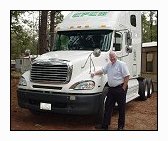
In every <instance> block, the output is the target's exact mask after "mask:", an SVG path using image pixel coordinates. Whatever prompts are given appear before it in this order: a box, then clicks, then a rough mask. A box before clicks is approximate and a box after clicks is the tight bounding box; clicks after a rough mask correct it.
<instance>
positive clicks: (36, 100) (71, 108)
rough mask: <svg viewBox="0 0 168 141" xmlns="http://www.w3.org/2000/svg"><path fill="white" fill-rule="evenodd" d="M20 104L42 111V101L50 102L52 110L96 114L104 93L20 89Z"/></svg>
mask: <svg viewBox="0 0 168 141" xmlns="http://www.w3.org/2000/svg"><path fill="white" fill-rule="evenodd" d="M17 96H18V104H19V106H20V107H22V108H27V109H32V110H37V111H40V103H41V102H43V103H50V104H51V110H50V112H55V113H62V114H77V115H89V114H96V113H97V112H98V109H99V107H100V105H101V104H100V103H101V102H100V101H101V97H102V93H96V94H70V93H57V92H49V91H36V90H26V89H18V90H17Z"/></svg>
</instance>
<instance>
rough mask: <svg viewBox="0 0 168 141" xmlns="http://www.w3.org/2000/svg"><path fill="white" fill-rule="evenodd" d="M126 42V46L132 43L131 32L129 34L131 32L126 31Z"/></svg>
mask: <svg viewBox="0 0 168 141" xmlns="http://www.w3.org/2000/svg"><path fill="white" fill-rule="evenodd" d="M127 44H128V46H131V45H132V34H131V32H128V33H127Z"/></svg>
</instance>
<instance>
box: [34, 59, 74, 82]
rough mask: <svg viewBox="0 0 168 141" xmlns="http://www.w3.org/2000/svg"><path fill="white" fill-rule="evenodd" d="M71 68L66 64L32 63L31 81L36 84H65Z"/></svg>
mask: <svg viewBox="0 0 168 141" xmlns="http://www.w3.org/2000/svg"><path fill="white" fill-rule="evenodd" d="M70 77H71V67H70V66H69V65H68V64H67V63H63V64H52V63H51V62H49V63H46V64H40V63H38V62H37V63H34V64H32V68H31V81H32V82H38V83H59V84H61V83H67V82H69V81H70Z"/></svg>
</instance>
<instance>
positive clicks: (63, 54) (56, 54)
mask: <svg viewBox="0 0 168 141" xmlns="http://www.w3.org/2000/svg"><path fill="white" fill-rule="evenodd" d="M90 53H92V51H52V52H48V53H45V54H43V55H41V56H39V57H38V58H36V59H35V61H50V60H57V59H58V60H67V61H70V62H72V63H74V62H76V61H79V60H80V61H82V60H86V59H87V58H88V56H89V55H90Z"/></svg>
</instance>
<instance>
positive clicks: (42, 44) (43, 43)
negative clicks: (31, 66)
mask: <svg viewBox="0 0 168 141" xmlns="http://www.w3.org/2000/svg"><path fill="white" fill-rule="evenodd" d="M47 15H48V11H42V12H41V18H40V19H41V20H40V25H39V54H40V55H41V54H43V53H45V52H46V49H47Z"/></svg>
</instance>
